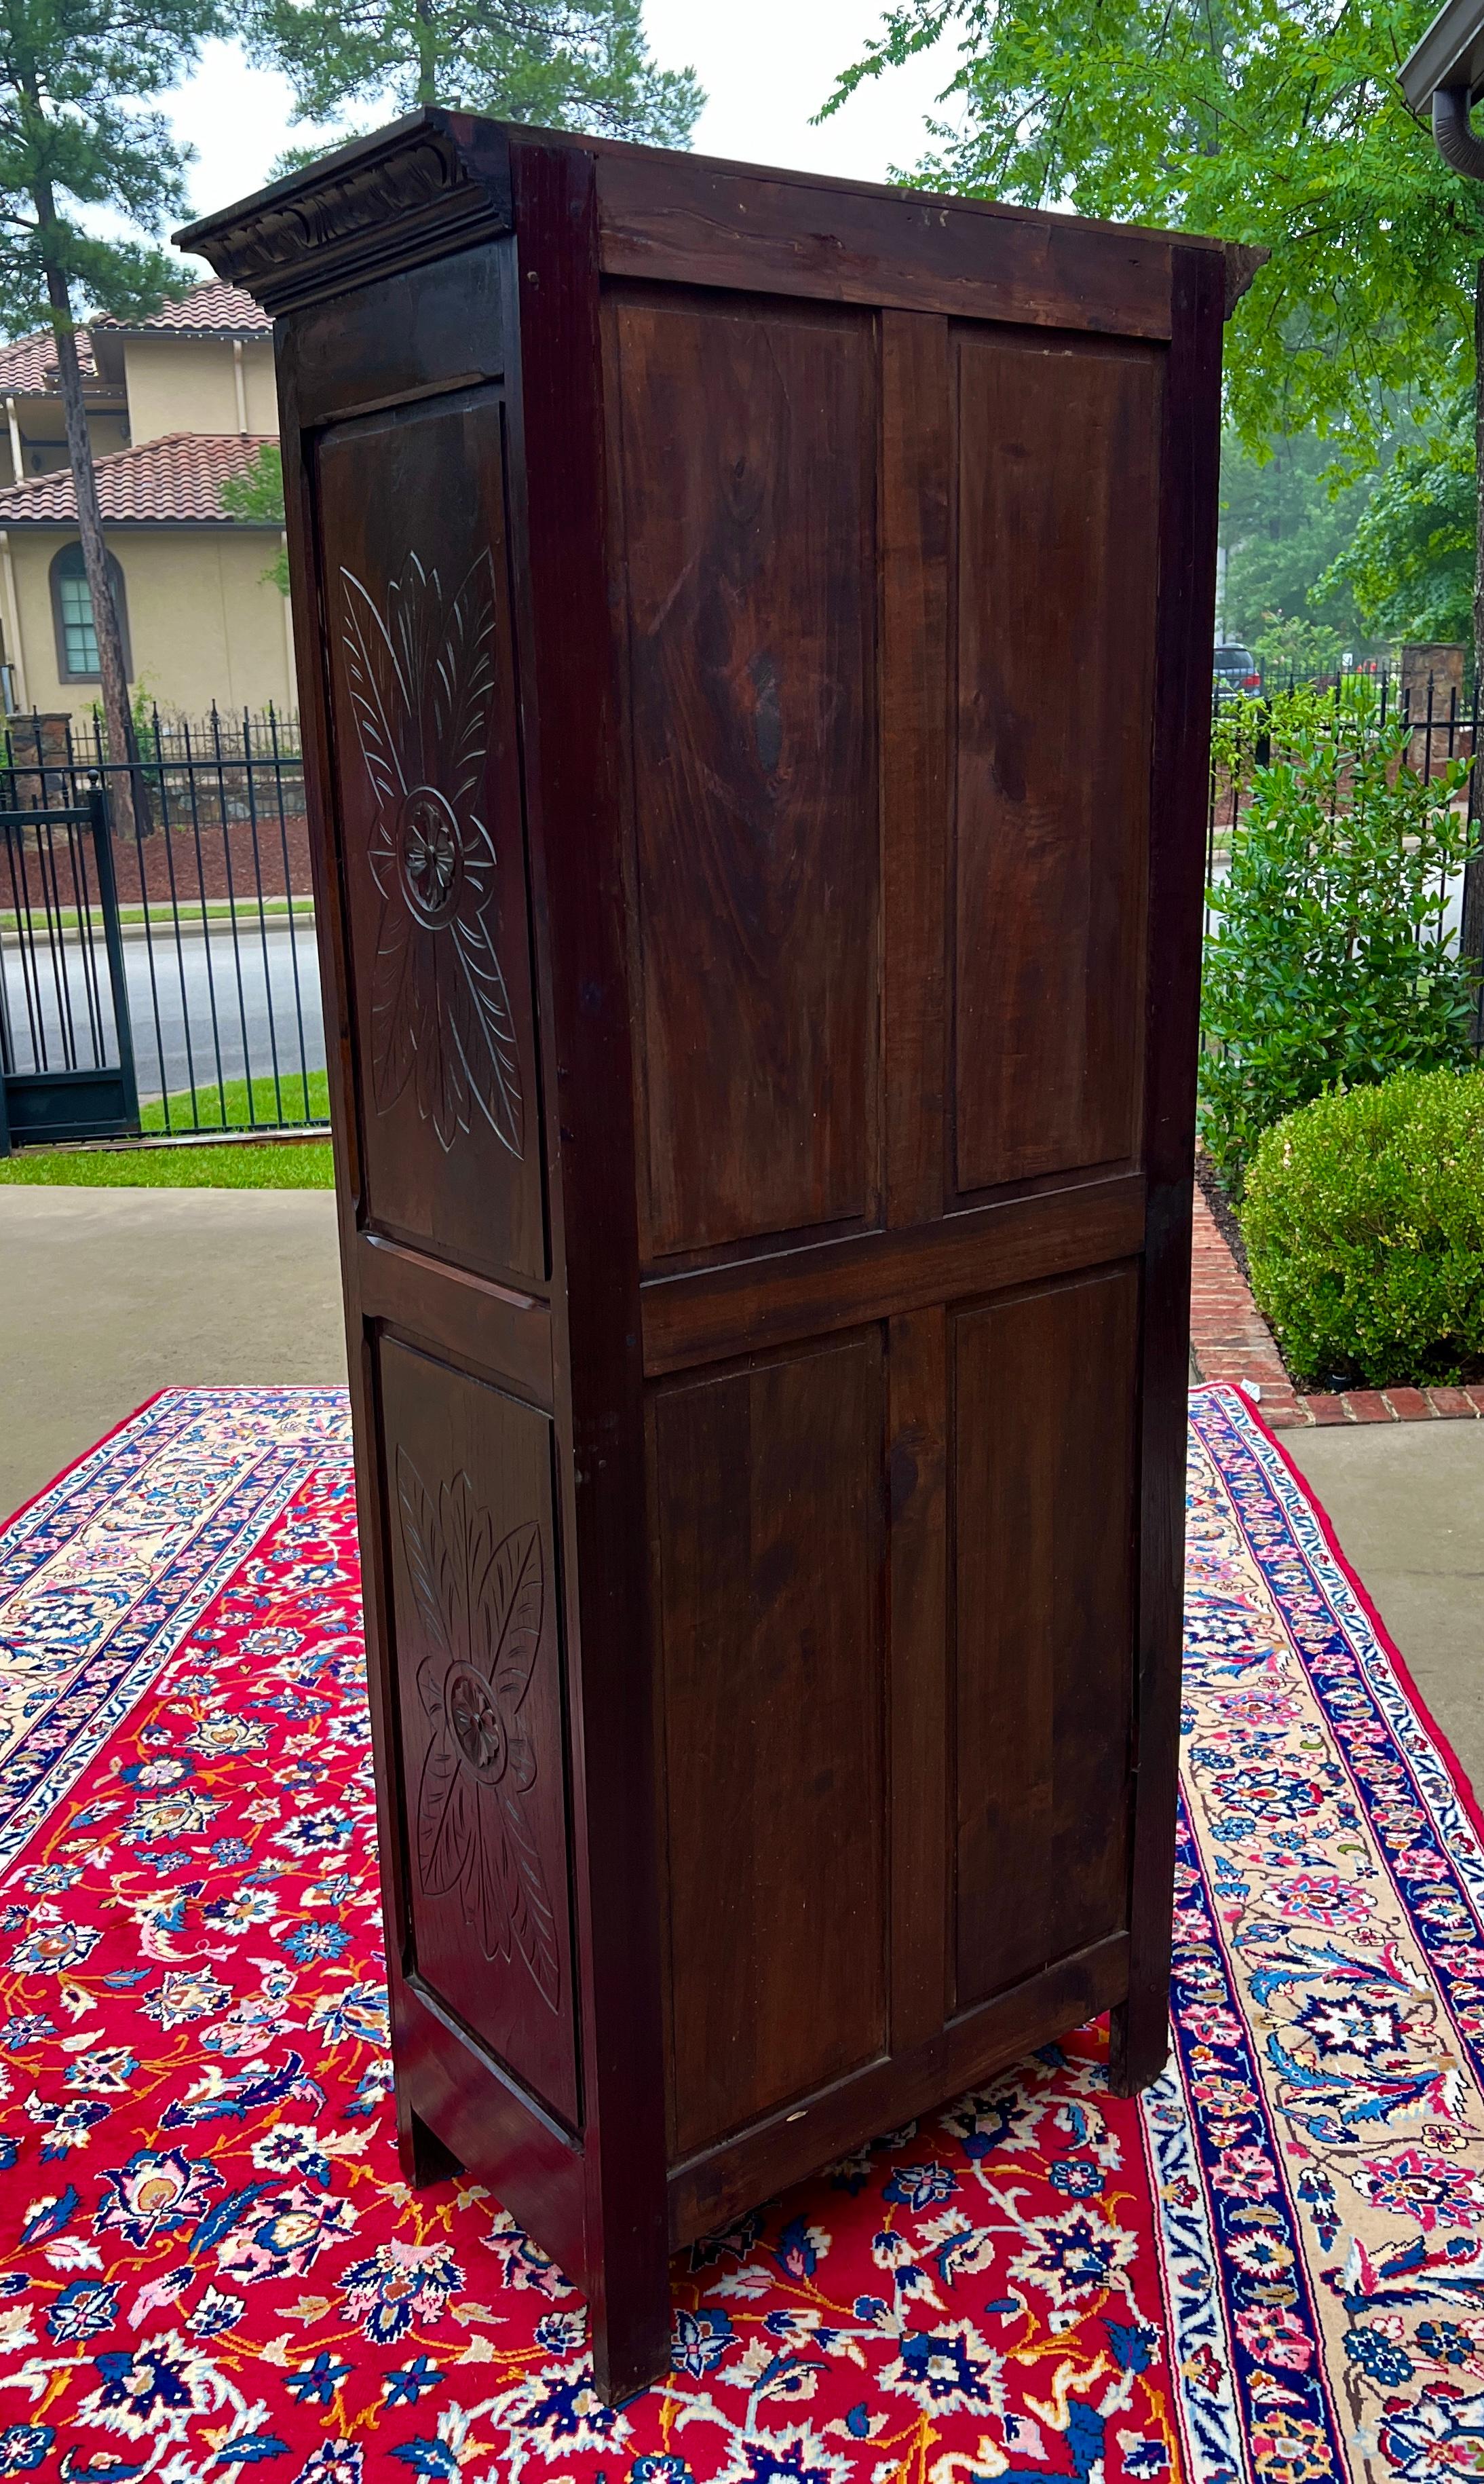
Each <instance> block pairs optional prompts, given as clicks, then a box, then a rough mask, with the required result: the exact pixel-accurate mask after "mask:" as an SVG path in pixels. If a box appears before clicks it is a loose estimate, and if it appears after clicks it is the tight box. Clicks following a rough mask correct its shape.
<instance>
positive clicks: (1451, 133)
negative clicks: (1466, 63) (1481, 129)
mask: <svg viewBox="0 0 1484 2484" xmlns="http://www.w3.org/2000/svg"><path fill="white" fill-rule="evenodd" d="M1433 138H1434V141H1435V143H1436V145H1437V148H1438V152H1439V154H1440V155H1441V156H1442V157H1443V160H1444V164H1451V165H1452V167H1453V170H1454V172H1455V173H1462V174H1463V175H1464V176H1465V178H1466V179H1467V180H1471V181H1484V138H1480V137H1479V136H1478V134H1477V132H1476V131H1475V129H1474V126H1473V123H1472V121H1471V120H1470V118H1469V89H1468V88H1467V87H1466V86H1440V87H1436V88H1435V89H1434V91H1433Z"/></svg>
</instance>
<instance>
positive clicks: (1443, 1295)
mask: <svg viewBox="0 0 1484 2484" xmlns="http://www.w3.org/2000/svg"><path fill="white" fill-rule="evenodd" d="M1242 1233H1243V1238H1244V1240H1245V1241H1246V1244H1247V1251H1248V1257H1249V1260H1250V1262H1251V1266H1252V1277H1253V1290H1254V1292H1255V1295H1256V1298H1257V1301H1258V1303H1259V1304H1260V1305H1261V1308H1262V1310H1263V1311H1264V1312H1265V1314H1266V1316H1267V1318H1268V1320H1269V1321H1270V1322H1271V1324H1272V1327H1273V1329H1274V1331H1275V1333H1276V1335H1277V1337H1278V1338H1279V1341H1280V1343H1281V1345H1282V1350H1283V1355H1284V1359H1285V1360H1286V1362H1287V1364H1288V1367H1289V1369H1290V1371H1292V1372H1293V1373H1294V1374H1295V1376H1296V1377H1297V1378H1298V1379H1299V1380H1300V1381H1301V1382H1306V1381H1307V1382H1310V1383H1311V1382H1313V1381H1314V1380H1325V1379H1328V1378H1329V1377H1330V1375H1331V1374H1338V1373H1341V1372H1342V1373H1345V1374H1347V1375H1348V1374H1350V1373H1351V1372H1355V1373H1358V1374H1359V1376H1360V1378H1361V1379H1362V1380H1363V1382H1365V1384H1366V1385H1367V1386H1368V1387H1370V1388H1372V1389H1385V1388H1387V1387H1389V1386H1391V1385H1394V1384H1399V1383H1401V1382H1404V1381H1413V1382H1417V1381H1456V1380H1458V1379H1461V1378H1463V1377H1464V1376H1466V1374H1467V1373H1468V1372H1469V1371H1470V1370H1471V1368H1472V1367H1473V1366H1475V1365H1476V1364H1478V1362H1479V1360H1480V1358H1481V1357H1484V1071H1479V1070H1474V1071H1471V1072H1470V1073H1469V1074H1467V1075H1465V1076H1462V1077H1460V1076H1459V1075H1458V1074H1457V1073H1456V1072H1454V1071H1452V1070H1449V1069H1438V1070H1434V1071H1432V1072H1430V1073H1424V1072H1420V1071H1417V1070H1403V1071H1401V1072H1400V1073H1399V1074H1398V1075H1397V1076H1395V1077H1392V1078H1389V1079H1387V1080H1386V1082H1385V1083H1384V1085H1381V1086H1377V1087H1361V1088H1356V1089H1354V1090H1352V1091H1351V1092H1350V1093H1349V1094H1330V1095H1324V1096H1321V1097H1320V1098H1319V1099H1318V1101H1317V1102H1315V1103H1312V1104H1309V1105H1307V1106H1306V1107H1305V1108H1304V1110H1303V1111H1302V1112H1299V1113H1294V1114H1292V1115H1291V1116H1290V1117H1289V1118H1288V1119H1287V1120H1286V1121H1280V1122H1279V1123H1278V1124H1277V1125H1276V1127H1274V1128H1273V1129H1270V1130H1269V1131H1267V1133H1266V1134H1265V1136H1264V1137H1263V1138H1262V1140H1261V1141H1260V1143H1259V1145H1258V1148H1257V1152H1256V1155H1255V1159H1254V1162H1253V1167H1252V1172H1251V1175H1250V1176H1249V1180H1248V1185H1247V1196H1246V1199H1245V1201H1244V1202H1243V1207H1242Z"/></svg>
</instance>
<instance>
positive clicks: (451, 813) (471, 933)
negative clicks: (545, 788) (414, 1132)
mask: <svg viewBox="0 0 1484 2484" xmlns="http://www.w3.org/2000/svg"><path fill="white" fill-rule="evenodd" d="M340 579H341V582H342V588H343V598H344V625H343V634H342V635H343V639H344V647H345V662H346V671H347V675H348V679H349V685H350V698H351V705H352V708H353V710H354V713H355V718H356V729H357V733H358V735H359V737H360V742H361V754H362V757H363V758H364V762H365V769H366V773H367V775H368V776H369V778H370V780H371V792H372V795H373V797H374V799H375V803H376V826H375V830H374V833H373V835H372V838H371V846H370V864H371V872H372V876H373V877H374V878H375V881H376V885H377V887H378V888H379V890H380V891H381V896H382V910H381V921H380V924H379V926H378V929H377V936H376V965H375V971H374V976H373V980H372V988H371V1077H372V1085H373V1089H374V1093H375V1098H376V1109H377V1111H378V1112H379V1113H385V1112H388V1111H390V1110H391V1106H392V1105H393V1104H394V1103H395V1102H396V1100H397V1097H398V1096H399V1095H400V1094H402V1092H403V1090H404V1088H405V1087H406V1086H407V1083H408V1081H409V1079H412V1080H413V1081H414V1083H415V1092H416V1094H417V1098H418V1111H419V1113H420V1114H421V1115H422V1118H423V1120H424V1121H431V1122H432V1124H433V1127H434V1129H435V1130H436V1131H437V1133H438V1138H439V1141H440V1144H441V1145H442V1146H443V1147H444V1148H451V1147H452V1145H453V1142H454V1139H455V1137H456V1136H457V1134H458V1132H459V1131H461V1130H463V1131H466V1132H467V1131H468V1130H469V1129H470V1128H472V1115H473V1113H474V1111H475V1110H477V1111H478V1112H479V1113H481V1114H482V1115H483V1116H484V1119H485V1120H486V1121H488V1123H489V1125H490V1127H491V1129H492V1130H493V1131H494V1133H495V1135H496V1137H497V1138H498V1139H499V1141H500V1143H501V1145H502V1146H504V1147H507V1148H509V1149H510V1152H511V1154H512V1155H515V1156H519V1155H522V1154H524V1152H525V1144H526V1142H525V1108H524V1100H523V1097H522V1093H521V1062H520V1053H519V1051H518V1049H517V1045H516V1036H515V1024H514V1020H513V1018H512V1015H511V1010H510V996H509V993H508V992H507V990H506V988H505V978H504V975H503V973H502V971H501V969H500V963H499V957H498V956H497V955H496V949H495V934H494V923H493V913H494V900H495V874H496V853H495V847H494V843H493V841H492V839H491V836H490V833H489V830H488V828H487V827H486V826H485V824H484V822H483V821H482V820H481V819H480V817H479V815H478V811H477V809H476V807H475V806H476V804H477V802H478V798H479V782H480V777H481V774H482V772H483V766H484V757H485V752H486V750H487V748H488V746H489V721H490V705H491V701H492V699H493V697H494V692H495V660H494V640H495V581H494V572H493V570H492V568H491V564H490V556H489V554H488V553H481V554H480V556H479V558H478V559H477V560H476V561H475V563H474V565H473V567H472V570H471V571H470V573H469V576H468V577H467V578H466V579H465V581H464V583H463V585H462V586H461V587H460V588H459V590H458V592H457V594H456V595H454V596H452V597H451V598H447V599H445V594H444V590H443V586H442V583H441V581H440V579H439V575H438V572H437V570H436V569H435V570H425V569H424V568H423V566H422V563H421V561H420V560H419V559H418V555H417V554H416V553H411V552H410V553H409V554H408V555H407V558H406V560H405V561H404V563H403V565H402V574H401V576H400V578H397V579H395V580H393V581H392V583H391V586H390V588H389V589H388V593H387V608H386V612H385V615H383V613H382V612H381V611H380V610H379V609H378V608H377V606H376V604H375V602H374V600H373V599H372V597H371V595H370V594H369V593H368V591H367V590H366V588H365V587H364V586H363V584H362V582H361V581H360V579H359V578H355V577H353V576H352V574H351V572H350V571H349V570H348V569H342V570H341V571H340Z"/></svg>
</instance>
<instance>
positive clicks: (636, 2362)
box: [591, 2279, 670, 2407]
mask: <svg viewBox="0 0 1484 2484" xmlns="http://www.w3.org/2000/svg"><path fill="white" fill-rule="evenodd" d="M591 2323H592V2341H593V2387H594V2389H595V2390H597V2392H598V2395H599V2396H600V2398H601V2399H602V2400H603V2403H604V2405H605V2406H609V2407H616V2406H622V2405H623V2403H624V2401H625V2399H626V2398H632V2397H637V2396H638V2394H639V2392H640V2391H641V2390H648V2389H653V2388H654V2387H656V2385H657V2384H659V2383H661V2382H662V2381H665V2380H667V2379H668V2377H669V2370H670V2289H669V2283H668V2279H666V2282H665V2287H664V2292H663V2295H662V2297H657V2298H656V2299H654V2300H653V2301H649V2300H646V2301H643V2302H634V2301H633V2300H630V2301H628V2302H625V2303H623V2304H622V2305H621V2306H619V2307H614V2306H612V2305H607V2306H605V2307H603V2308H602V2309H600V2308H599V2307H598V2306H597V2305H596V2304H594V2305H593V2306H592V2307H591Z"/></svg>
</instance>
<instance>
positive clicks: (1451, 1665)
mask: <svg viewBox="0 0 1484 2484" xmlns="http://www.w3.org/2000/svg"><path fill="white" fill-rule="evenodd" d="M1282 1445H1283V1447H1284V1448H1285V1449H1286V1450H1287V1451H1288V1454H1289V1456H1290V1457H1291V1458H1292V1459H1293V1461H1294V1464H1295V1465H1296V1466H1297V1467H1298V1468H1300V1470H1301V1471H1302V1472H1303V1473H1304V1474H1305V1475H1306V1476H1307V1477H1308V1479H1309V1483H1310V1484H1311V1485H1312V1486H1313V1489H1314V1491H1315V1493H1316V1494H1317V1496H1318V1498H1319V1499H1320V1500H1321V1501H1322V1502H1323V1504H1324V1506H1325V1508H1326V1509H1327V1510H1328V1512H1329V1515H1330V1517H1331V1519H1332V1520H1333V1522H1334V1526H1335V1532H1336V1535H1337V1536H1338V1537H1339V1540H1340V1544H1341V1545H1342V1547H1343V1549H1344V1551H1345V1553H1346V1554H1347V1556H1348V1558H1349V1561H1350V1564H1351V1567H1352V1568H1353V1569H1355V1570H1358V1571H1359V1572H1360V1575H1361V1577H1362V1579H1363V1580H1364V1582H1365V1585H1366V1587H1367V1589H1368V1590H1369V1592H1370V1596H1371V1600H1372V1602H1373V1603H1374V1605H1375V1606H1376V1607H1377V1609H1378V1611H1379V1612H1380V1614H1381V1618H1382V1620H1383V1621H1384V1622H1385V1624H1386V1626H1387V1628H1388V1630H1389V1631H1390V1634H1391V1636H1392V1638H1393V1639H1394V1640H1395V1641H1396V1644H1397V1646H1398V1647H1399V1648H1400V1650H1401V1652H1402V1654H1403V1656H1404V1657H1405V1658H1406V1660H1407V1663H1408V1665H1409V1667H1410V1668H1411V1671H1412V1674H1413V1677H1414V1679H1415V1681H1416V1683H1417V1688H1418V1689H1419V1690H1420V1691H1421V1693H1422V1696H1423V1698H1424V1699H1425V1700H1426V1702H1427V1704H1428V1706H1429V1707H1430V1708H1431V1710H1432V1712H1433V1715H1435V1716H1436V1717H1437V1719H1438V1722H1439V1724H1440V1725H1441V1726H1442V1727H1443V1730H1444V1733H1445V1734H1446V1736H1447V1738H1448V1740H1449V1742H1451V1743H1452V1745H1453V1748H1454V1750H1455V1751H1456V1752H1457V1753H1458V1756H1459V1758H1460V1759H1461V1760H1462V1762H1463V1764H1464V1768H1465V1769H1466V1770H1467V1772H1468V1774H1469V1776H1470V1778H1471V1781H1472V1782H1473V1784H1474V1785H1475V1786H1476V1787H1477V1788H1479V1790H1480V1792H1481V1793H1484V1422H1468V1421H1462V1422H1431V1423H1336V1424H1333V1425H1331V1424H1326V1425H1325V1426H1324V1428H1323V1429H1322V1430H1320V1429H1316V1430H1313V1431H1292V1432H1284V1433H1283V1434H1282Z"/></svg>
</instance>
